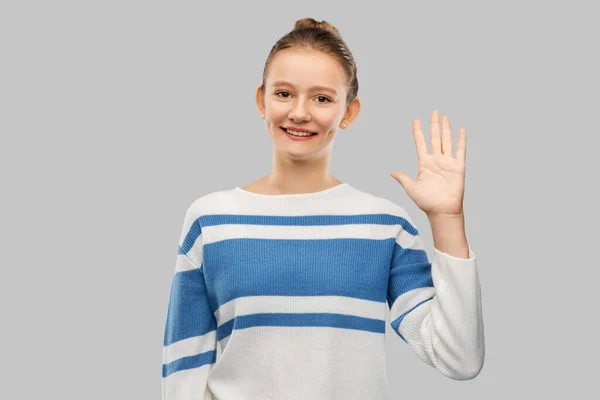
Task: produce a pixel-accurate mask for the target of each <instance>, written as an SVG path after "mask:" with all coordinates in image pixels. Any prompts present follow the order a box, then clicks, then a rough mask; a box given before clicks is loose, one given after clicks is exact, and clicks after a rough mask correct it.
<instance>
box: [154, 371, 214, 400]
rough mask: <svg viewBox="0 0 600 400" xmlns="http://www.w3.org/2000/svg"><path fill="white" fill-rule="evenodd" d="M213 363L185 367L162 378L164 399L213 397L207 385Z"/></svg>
mask: <svg viewBox="0 0 600 400" xmlns="http://www.w3.org/2000/svg"><path fill="white" fill-rule="evenodd" d="M211 366H212V365H211V364H205V365H202V366H201V367H199V368H191V369H183V370H180V371H177V372H173V373H172V374H171V375H169V376H167V377H166V378H162V398H163V399H165V400H166V399H169V400H170V399H177V400H180V399H185V400H208V399H213V396H212V395H211V394H210V391H209V390H208V389H207V387H206V381H207V377H208V372H209V371H210V369H211Z"/></svg>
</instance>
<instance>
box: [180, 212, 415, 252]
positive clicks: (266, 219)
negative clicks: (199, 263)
mask: <svg viewBox="0 0 600 400" xmlns="http://www.w3.org/2000/svg"><path fill="white" fill-rule="evenodd" d="M229 224H236V225H240V224H241V225H278V226H324V225H325V226H327V225H329V226H331V225H351V224H352V225H354V224H376V225H400V226H402V228H403V229H404V230H406V231H407V232H409V233H410V234H412V235H417V234H418V230H417V229H416V228H415V227H414V226H413V225H412V224H411V223H410V222H408V220H406V219H404V218H402V217H399V216H396V215H391V214H357V215H302V216H275V215H231V214H210V215H203V216H200V217H198V219H196V220H195V221H194V222H193V223H192V225H191V226H190V230H189V231H188V233H187V234H186V236H185V239H184V240H183V243H182V244H181V246H180V248H179V252H180V253H183V254H186V253H187V252H188V251H190V249H191V248H192V246H193V245H194V243H195V242H196V239H197V238H198V236H200V234H201V233H202V227H206V226H216V225H229Z"/></svg>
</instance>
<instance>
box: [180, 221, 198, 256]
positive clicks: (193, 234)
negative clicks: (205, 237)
mask: <svg viewBox="0 0 600 400" xmlns="http://www.w3.org/2000/svg"><path fill="white" fill-rule="evenodd" d="M201 233H202V228H201V226H200V221H199V218H198V219H196V220H195V221H194V222H193V223H192V225H191V226H190V230H189V231H188V233H187V234H186V235H185V239H183V243H181V245H180V246H179V254H187V252H188V251H190V249H191V248H192V246H194V243H195V242H196V239H198V236H200V234H201Z"/></svg>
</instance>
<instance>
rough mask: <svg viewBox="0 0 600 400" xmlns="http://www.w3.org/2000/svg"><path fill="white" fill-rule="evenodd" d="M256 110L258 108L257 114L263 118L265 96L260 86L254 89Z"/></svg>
mask: <svg viewBox="0 0 600 400" xmlns="http://www.w3.org/2000/svg"><path fill="white" fill-rule="evenodd" d="M255 97H256V108H258V113H259V114H260V115H261V118H263V119H264V118H265V94H264V93H263V91H262V89H261V86H259V87H257V88H256V94H255Z"/></svg>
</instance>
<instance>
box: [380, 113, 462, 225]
mask: <svg viewBox="0 0 600 400" xmlns="http://www.w3.org/2000/svg"><path fill="white" fill-rule="evenodd" d="M412 130H413V136H414V139H415V145H416V147H417V157H418V164H419V165H418V176H417V180H416V181H413V180H412V179H410V178H409V177H408V175H406V174H405V173H404V172H401V171H394V172H392V173H391V176H392V177H393V178H394V179H396V180H397V181H398V182H399V183H400V184H401V185H402V187H403V188H404V190H405V191H406V194H407V195H408V196H409V197H410V198H411V199H412V200H413V201H414V202H415V204H416V205H417V206H418V207H419V208H420V209H421V210H423V211H424V212H425V213H426V214H427V216H428V217H432V216H435V215H461V214H462V213H463V197H464V190H465V163H466V154H467V132H466V131H465V129H464V128H462V129H461V130H460V132H459V133H458V149H457V152H456V157H454V156H453V155H452V133H451V131H450V120H449V119H448V117H444V118H443V119H442V121H441V134H440V112H439V111H438V110H434V111H433V112H432V113H431V135H430V136H431V150H432V151H431V154H429V153H428V151H427V145H426V143H425V137H424V136H423V131H422V130H421V121H420V120H419V119H416V120H414V121H413V124H412Z"/></svg>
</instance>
